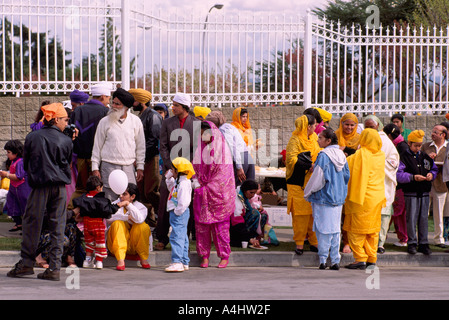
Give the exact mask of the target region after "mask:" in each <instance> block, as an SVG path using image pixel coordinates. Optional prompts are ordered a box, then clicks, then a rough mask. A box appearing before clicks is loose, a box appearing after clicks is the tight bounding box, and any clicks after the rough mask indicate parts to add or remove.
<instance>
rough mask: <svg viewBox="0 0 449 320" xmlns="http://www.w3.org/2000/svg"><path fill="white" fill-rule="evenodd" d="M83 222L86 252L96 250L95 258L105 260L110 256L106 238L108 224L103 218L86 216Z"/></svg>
mask: <svg viewBox="0 0 449 320" xmlns="http://www.w3.org/2000/svg"><path fill="white" fill-rule="evenodd" d="M83 222H84V242H85V245H86V252H88V253H94V252H95V259H96V260H97V261H103V259H104V258H106V257H107V256H108V251H107V249H106V238H105V230H106V225H105V223H104V221H103V219H102V218H89V217H84V218H83Z"/></svg>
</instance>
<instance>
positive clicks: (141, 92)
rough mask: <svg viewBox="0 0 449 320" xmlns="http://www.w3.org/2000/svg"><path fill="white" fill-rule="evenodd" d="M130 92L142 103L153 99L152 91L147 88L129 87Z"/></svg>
mask: <svg viewBox="0 0 449 320" xmlns="http://www.w3.org/2000/svg"><path fill="white" fill-rule="evenodd" d="M128 92H129V93H131V94H132V95H133V97H134V99H135V100H136V101H138V102H140V103H141V104H146V103H147V102H149V101H150V100H151V92H149V91H147V90H145V89H140V88H137V89H129V90H128Z"/></svg>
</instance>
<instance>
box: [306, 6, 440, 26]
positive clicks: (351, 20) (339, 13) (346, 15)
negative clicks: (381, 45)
mask: <svg viewBox="0 0 449 320" xmlns="http://www.w3.org/2000/svg"><path fill="white" fill-rule="evenodd" d="M415 1H416V0H353V1H344V0H331V1H329V3H328V5H327V7H326V8H324V9H319V8H318V9H315V10H313V11H312V12H313V13H314V14H315V15H317V16H318V17H321V18H322V17H324V16H325V17H326V19H329V20H332V21H340V23H341V24H342V26H348V27H349V26H351V25H352V24H355V25H357V24H359V25H362V26H363V25H365V23H366V20H367V19H368V18H369V16H370V15H371V12H370V11H368V12H366V11H367V8H368V7H369V6H371V5H375V6H377V7H378V8H379V20H380V23H381V24H382V26H384V27H385V26H393V25H394V23H395V22H403V21H409V20H410V19H411V17H412V14H413V11H414V10H415V7H416V4H415ZM441 1H444V0H441Z"/></svg>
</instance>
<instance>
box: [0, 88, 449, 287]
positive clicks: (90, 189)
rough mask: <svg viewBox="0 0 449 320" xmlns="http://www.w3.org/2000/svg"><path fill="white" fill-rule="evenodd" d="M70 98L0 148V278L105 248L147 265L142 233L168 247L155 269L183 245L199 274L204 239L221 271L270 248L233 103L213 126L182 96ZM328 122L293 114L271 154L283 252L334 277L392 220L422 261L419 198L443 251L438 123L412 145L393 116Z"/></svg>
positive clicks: (376, 242)
mask: <svg viewBox="0 0 449 320" xmlns="http://www.w3.org/2000/svg"><path fill="white" fill-rule="evenodd" d="M70 100H71V105H72V108H64V106H63V105H62V104H61V103H50V102H44V103H42V106H41V108H40V109H39V112H38V114H37V115H36V121H35V122H34V123H33V124H31V125H30V128H31V132H30V133H29V134H28V135H27V136H26V139H25V143H24V144H22V143H21V142H20V141H19V140H12V141H9V142H8V143H7V144H6V145H5V147H4V149H5V150H6V151H7V157H8V161H7V171H0V176H1V177H2V178H3V177H5V178H8V179H10V181H11V182H10V184H11V185H10V189H9V191H8V195H7V201H6V205H5V210H6V211H7V212H8V214H9V215H10V216H11V217H12V218H13V220H14V222H15V225H14V227H13V228H12V229H11V230H10V231H11V232H17V231H19V230H20V231H22V234H23V241H22V247H21V259H20V261H19V262H17V264H16V265H15V266H14V268H13V269H11V270H10V271H9V272H8V274H7V275H8V276H10V277H22V276H26V275H31V274H34V266H36V265H37V266H40V267H44V268H45V271H44V272H42V273H39V274H38V278H41V279H47V280H59V272H60V271H59V270H60V268H61V266H62V264H67V265H68V266H72V265H77V266H82V267H85V268H97V269H101V268H102V267H103V263H102V262H103V259H104V258H105V257H106V256H107V255H108V253H109V254H111V255H112V256H114V257H115V258H116V260H117V265H116V269H117V270H120V271H123V270H125V260H127V259H135V260H138V261H140V265H141V267H142V268H144V269H149V268H150V264H149V262H148V257H149V250H150V249H149V248H150V246H151V245H152V243H150V241H151V239H152V230H153V233H154V237H155V238H156V240H157V243H156V244H155V246H154V249H155V250H164V249H165V248H166V246H167V245H168V244H170V247H171V264H170V265H169V266H168V267H167V268H166V269H165V271H166V272H182V271H186V270H188V269H189V262H190V259H189V240H190V239H194V240H195V241H196V250H197V253H198V256H199V257H200V258H201V264H200V267H202V268H207V267H209V259H210V253H211V247H212V243H213V244H214V245H215V249H216V251H217V255H218V257H219V258H220V263H219V264H218V266H217V267H218V268H226V266H227V265H228V263H229V257H230V254H231V247H232V246H239V247H240V246H242V244H244V243H249V244H250V245H251V246H253V247H256V248H260V247H261V245H262V244H266V243H272V244H274V243H278V242H277V239H276V237H275V234H274V233H273V229H272V227H271V225H270V221H269V217H268V214H267V213H266V211H265V210H264V209H263V206H261V204H260V195H259V193H260V185H259V183H258V182H257V181H256V174H255V160H254V156H255V153H256V151H257V150H258V148H260V147H261V146H262V142H261V141H260V140H258V139H255V135H254V132H253V129H252V128H251V123H250V114H249V110H248V109H247V108H242V107H239V108H236V109H234V112H233V115H232V121H231V122H230V123H227V122H226V118H225V117H224V115H223V113H222V112H221V111H212V110H211V109H209V108H207V107H193V106H192V101H191V97H190V95H189V94H186V93H177V94H176V95H175V97H174V98H173V101H172V106H171V107H170V108H168V107H167V106H166V105H164V104H157V105H155V106H154V107H152V106H151V100H152V95H151V93H150V92H149V91H147V90H144V89H130V90H124V89H122V88H118V89H116V90H113V88H112V87H111V86H110V85H109V84H108V83H106V82H101V83H98V84H96V85H94V86H92V88H91V98H90V96H89V95H88V94H87V93H84V92H80V91H78V90H75V91H74V92H72V93H71V95H70ZM131 109H133V111H134V112H131V111H130V110H131ZM169 111H171V114H170V113H169ZM331 118H332V115H331V114H330V113H329V112H326V111H324V110H322V109H318V108H308V109H306V110H305V112H304V114H303V115H300V116H299V117H298V118H297V119H296V120H295V130H294V131H293V133H292V136H291V138H290V140H289V142H288V144H287V147H286V149H285V150H284V151H283V152H282V153H281V154H282V155H283V162H284V163H285V166H286V179H285V185H286V189H287V211H288V213H289V214H291V215H292V226H293V240H294V241H295V244H296V249H295V252H296V254H298V255H302V254H303V253H304V250H305V246H304V244H305V243H306V242H308V243H309V248H310V250H311V251H313V252H317V253H318V256H319V258H320V265H319V267H320V269H325V268H326V267H327V260H328V258H330V260H331V264H330V268H331V269H334V270H338V269H339V267H340V246H341V244H342V246H341V247H342V251H343V252H352V253H353V256H354V260H355V261H354V263H352V264H350V265H348V266H346V267H347V268H350V269H364V268H366V266H369V265H372V264H375V263H376V261H377V254H381V253H383V252H385V248H384V243H385V240H386V236H387V231H388V229H389V228H390V224H394V227H395V230H396V233H397V235H398V238H399V242H398V243H397V245H400V246H407V247H408V248H407V249H408V252H409V253H410V254H415V253H416V252H422V253H424V254H427V255H428V254H430V253H431V250H430V248H429V239H428V236H427V227H428V212H429V205H430V199H432V203H433V217H434V221H435V239H434V240H435V244H436V245H440V246H445V241H446V240H447V229H448V228H447V222H448V221H447V220H446V219H445V218H444V217H446V216H449V214H447V213H449V205H446V202H448V201H449V197H447V191H448V189H447V185H446V183H447V181H449V167H446V166H444V165H443V164H444V163H445V162H446V161H445V160H446V158H447V155H446V153H447V152H446V146H447V139H448V136H447V130H448V129H447V126H446V124H445V123H442V124H438V125H436V126H435V127H434V128H433V130H432V135H431V139H432V142H427V143H423V139H424V132H423V131H421V130H415V131H411V132H410V131H409V130H407V129H405V127H404V125H403V121H404V118H403V116H402V115H399V114H397V115H394V116H393V117H392V118H391V123H389V124H386V125H385V126H384V124H382V122H381V121H380V120H379V119H378V118H377V117H376V116H375V115H370V116H368V117H366V118H365V119H364V122H363V128H361V126H359V121H358V118H357V117H356V116H355V115H354V114H351V113H348V114H345V115H344V116H343V117H341V119H340V125H339V127H338V128H337V129H336V130H335V131H334V130H332V129H331V128H329V121H330V119H331ZM116 171H121V172H122V173H123V174H124V175H125V178H124V179H125V180H127V181H125V182H126V184H127V187H126V190H125V191H123V192H120V193H117V191H116V190H115V188H114V186H113V185H112V183H111V181H110V177H112V176H113V173H114V172H116ZM416 230H417V232H416Z"/></svg>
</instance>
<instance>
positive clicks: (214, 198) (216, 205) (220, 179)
mask: <svg viewBox="0 0 449 320" xmlns="http://www.w3.org/2000/svg"><path fill="white" fill-rule="evenodd" d="M205 122H207V123H208V124H209V125H210V128H211V129H210V130H206V132H205V135H207V134H210V135H211V136H212V138H211V142H210V143H206V142H204V141H203V139H202V138H201V137H202V136H201V135H200V136H199V137H198V139H199V141H198V147H197V148H196V151H195V155H194V157H193V168H194V170H195V172H196V174H195V177H194V178H196V179H198V182H199V183H200V185H201V187H200V188H197V189H195V191H194V192H195V194H194V198H193V205H194V214H195V221H197V222H199V223H203V224H211V223H217V222H222V221H225V220H227V219H230V215H231V214H232V213H233V212H234V209H235V197H236V192H235V180H234V166H233V162H232V154H231V151H230V149H229V147H228V144H227V143H226V140H225V139H224V137H223V135H222V134H221V132H220V130H218V128H217V127H216V126H215V124H213V123H212V122H210V121H205Z"/></svg>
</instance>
